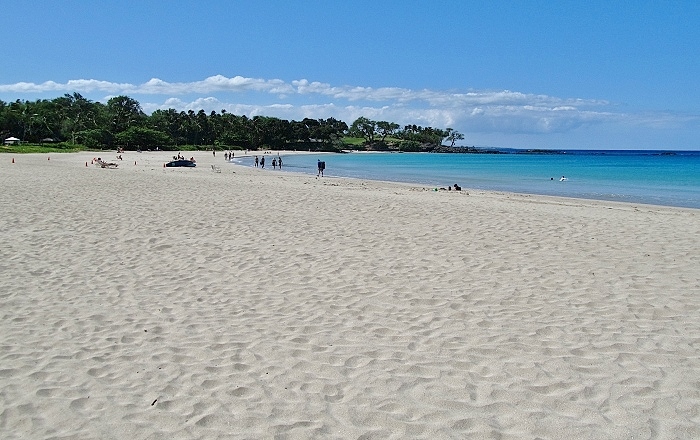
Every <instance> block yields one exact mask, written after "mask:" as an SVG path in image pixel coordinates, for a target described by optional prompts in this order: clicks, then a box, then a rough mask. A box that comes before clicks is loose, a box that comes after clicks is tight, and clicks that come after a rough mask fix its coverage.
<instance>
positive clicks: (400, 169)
mask: <svg viewBox="0 0 700 440" xmlns="http://www.w3.org/2000/svg"><path fill="white" fill-rule="evenodd" d="M275 156H276V155H275ZM275 156H270V155H268V156H266V164H265V165H266V169H267V168H270V169H271V168H272V158H273V157H275ZM319 159H320V160H323V161H325V162H326V170H325V175H326V176H327V177H354V178H360V179H369V180H383V181H392V182H406V183H415V184H420V185H423V186H426V187H435V188H439V187H447V186H452V185H454V184H455V183H456V184H458V185H459V186H461V187H462V189H463V190H469V189H480V190H491V191H507V192H514V193H522V194H541V195H552V196H564V197H574V198H582V199H594V200H612V201H618V202H630V203H643V204H652V205H666V206H676V207H685V208H696V209H700V151H677V152H669V151H629V150H618V151H611V150H563V151H558V152H556V153H551V152H546V153H531V152H524V151H518V150H505V151H504V152H502V154H440V153H349V154H326V153H324V154H310V155H292V156H282V160H283V163H284V166H283V171H294V172H302V173H307V174H313V175H316V172H317V165H316V163H317V160H319ZM235 162H237V163H239V164H240V165H244V166H252V165H253V162H252V159H251V158H241V159H236V161H235ZM562 177H565V179H563V180H562Z"/></svg>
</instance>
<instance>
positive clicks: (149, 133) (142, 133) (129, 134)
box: [114, 127, 172, 150]
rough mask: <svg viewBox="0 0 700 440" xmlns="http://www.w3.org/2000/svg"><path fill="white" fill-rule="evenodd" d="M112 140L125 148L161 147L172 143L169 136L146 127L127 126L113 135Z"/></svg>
mask: <svg viewBox="0 0 700 440" xmlns="http://www.w3.org/2000/svg"><path fill="white" fill-rule="evenodd" d="M114 142H115V143H116V144H117V145H119V146H120V147H124V148H126V149H134V150H135V149H137V148H147V149H150V148H156V147H158V148H163V147H165V146H167V145H170V144H172V140H171V139H170V136H168V135H167V134H165V133H163V132H162V131H157V130H153V129H151V128H146V127H129V128H127V129H126V130H124V131H122V132H121V133H118V134H117V135H116V136H115V139H114Z"/></svg>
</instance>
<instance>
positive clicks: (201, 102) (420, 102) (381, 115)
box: [0, 75, 698, 134]
mask: <svg viewBox="0 0 700 440" xmlns="http://www.w3.org/2000/svg"><path fill="white" fill-rule="evenodd" d="M73 92H78V93H81V94H85V95H89V94H95V93H101V94H102V95H103V96H104V94H108V96H109V97H111V96H116V95H119V94H125V95H129V96H132V97H134V98H135V99H138V100H139V101H140V102H141V104H142V107H143V109H144V111H146V112H147V113H150V112H152V111H154V110H157V109H168V108H174V109H176V110H178V111H189V110H193V111H199V110H200V109H203V110H205V111H206V112H207V113H209V112H211V111H217V112H219V111H221V110H222V109H224V110H226V111H227V112H229V113H234V114H245V115H248V116H250V117H252V116H255V115H267V116H277V117H281V118H285V119H296V120H300V119H303V118H305V117H309V118H329V117H334V118H336V119H340V120H343V121H346V122H347V123H348V124H349V123H351V122H352V121H354V120H355V119H357V118H358V117H360V116H365V117H368V118H370V119H375V120H387V121H392V122H396V123H398V124H399V125H406V124H416V125H423V126H433V127H441V128H445V127H452V128H455V129H456V130H459V131H464V132H466V131H470V132H482V133H495V132H500V133H511V134H518V133H534V134H537V133H544V134H546V133H563V132H566V131H569V130H573V129H576V128H578V127H581V126H585V125H594V124H606V123H614V124H623V125H627V126H632V125H634V126H645V127H648V128H656V129H659V128H669V127H677V126H688V125H692V124H696V125H697V123H698V117H697V116H684V117H678V116H676V115H673V114H661V115H657V114H643V115H634V114H624V113H619V112H615V111H611V108H612V109H613V110H614V107H613V106H611V105H610V103H609V102H607V101H605V100H592V99H581V98H561V97H556V96H548V95H542V94H528V93H522V92H517V91H510V90H495V91H489V90H469V91H443V90H429V89H422V90H412V89H406V88H400V87H380V88H373V87H363V86H356V85H341V86H334V85H331V84H328V83H323V82H318V81H309V80H307V79H299V80H294V81H291V82H287V81H283V80H280V79H262V78H246V77H242V76H234V77H231V78H229V77H225V76H223V75H215V76H211V77H208V78H205V79H203V80H201V81H193V82H175V83H172V82H167V81H164V80H162V79H159V78H152V79H150V80H148V81H146V82H145V83H143V84H129V83H115V82H109V81H101V80H95V79H87V80H86V79H78V80H70V81H68V82H66V83H57V82H54V81H46V82H44V83H38V84H37V83H27V82H20V83H15V84H0V93H3V94H22V95H28V94H41V93H73ZM237 94H240V95H241V96H244V98H242V99H247V100H252V101H253V102H255V101H258V102H259V103H260V104H255V103H248V104H245V103H240V102H236V101H237V99H236V98H235V96H236V95H237ZM153 96H164V97H165V99H164V100H162V101H161V102H151V101H152V99H150V98H151V97H153ZM86 97H88V98H89V96H86ZM90 99H94V98H90ZM328 101H330V102H328ZM263 103H264V104H263Z"/></svg>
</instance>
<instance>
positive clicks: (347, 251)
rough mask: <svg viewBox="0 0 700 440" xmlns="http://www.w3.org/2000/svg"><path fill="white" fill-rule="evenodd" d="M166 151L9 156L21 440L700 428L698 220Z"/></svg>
mask: <svg viewBox="0 0 700 440" xmlns="http://www.w3.org/2000/svg"><path fill="white" fill-rule="evenodd" d="M170 155H172V153H156V152H153V153H149V152H144V153H141V154H139V153H133V152H127V153H125V154H124V155H123V157H124V160H123V161H120V162H119V163H120V166H119V167H118V168H117V169H101V168H98V167H96V166H94V165H92V164H90V162H91V160H92V158H93V157H95V156H96V154H95V153H75V154H73V153H71V154H60V155H59V154H51V155H46V154H32V155H15V156H11V155H8V154H1V155H0V187H1V189H0V202H1V204H0V205H1V206H2V208H1V211H0V239H1V242H2V245H1V246H0V278H1V280H2V281H1V283H2V284H1V286H2V287H0V304H1V305H2V308H1V309H0V315H1V316H2V319H1V320H0V437H2V438H4V439H20V438H22V439H25V438H32V439H40V438H56V439H126V438H128V439H161V438H162V439H190V438H195V439H215V438H241V439H258V438H279V439H285V438H290V439H306V438H323V439H326V438H339V439H373V438H376V439H405V438H425V439H436V438H457V439H461V438H493V439H523V438H532V439H534V438H538V439H560V438H567V439H569V438H570V439H603V438H605V439H631V438H635V439H638V438H639V439H652V438H654V439H676V438H682V439H693V438H700V313H698V312H699V310H698V308H699V306H700V279H699V277H700V217H699V216H700V211H698V210H692V209H675V208H667V207H656V206H648V205H632V204H619V203H608V202H595V201H586V200H573V199H564V198H554V197H540V196H526V195H514V194H507V193H493V192H483V191H473V190H468V189H466V188H465V191H462V192H461V193H460V192H449V193H448V192H434V191H428V190H426V189H424V188H422V187H419V186H412V185H400V184H391V183H380V182H368V181H361V180H352V179H338V178H322V179H317V178H315V177H313V176H305V175H297V174H293V173H280V172H275V171H272V170H268V169H265V170H259V169H251V168H244V167H238V166H234V165H230V164H227V163H225V162H224V160H223V157H222V156H223V155H222V154H221V153H219V154H218V155H217V157H215V158H214V157H212V155H211V153H206V152H200V153H195V157H196V158H197V160H198V161H199V166H198V167H197V168H195V169H183V168H178V169H164V168H163V163H164V162H166V161H167V160H168V158H169V156H170ZM105 156H106V158H107V159H109V160H111V159H112V158H113V157H115V156H116V153H113V152H112V153H107V152H105V153H103V157H105ZM188 156H189V153H188ZM49 157H50V160H49ZM13 158H14V160H15V163H12V162H11V161H12V159H13ZM85 162H88V166H85ZM134 162H136V164H134ZM327 162H328V163H329V170H328V171H331V169H332V163H331V162H332V161H331V160H330V159H329V160H328V161H327ZM211 164H217V165H218V166H220V168H221V173H216V172H212V170H211Z"/></svg>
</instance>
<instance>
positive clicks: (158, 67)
mask: <svg viewBox="0 0 700 440" xmlns="http://www.w3.org/2000/svg"><path fill="white" fill-rule="evenodd" d="M2 10H3V14H2V15H3V19H4V20H3V21H4V24H3V26H2V27H0V59H1V60H2V63H3V64H2V67H1V68H0V99H2V100H4V101H6V102H7V101H14V100H17V99H26V100H36V99H43V98H46V99H52V98H56V97H58V96H62V95H63V94H65V93H73V92H78V93H80V94H82V95H83V96H85V97H87V98H89V99H91V100H94V101H100V102H106V101H107V100H108V99H109V98H110V97H112V96H117V95H128V96H131V97H132V98H135V99H137V100H138V101H139V102H140V103H141V105H142V107H143V109H144V111H146V112H147V113H150V112H151V111H153V110H156V109H158V108H175V109H177V110H189V109H194V110H199V109H204V110H206V111H207V112H209V111H211V110H216V111H221V110H222V109H226V111H228V112H231V113H235V114H246V115H248V116H254V115H266V116H278V117H282V118H285V119H296V120H300V119H302V118H304V117H312V118H328V117H335V118H337V119H341V120H343V121H345V122H347V123H348V124H350V123H352V121H354V120H355V119H356V118H357V117H359V116H365V117H368V118H370V119H375V120H386V121H391V122H396V123H398V124H400V125H404V124H417V125H423V126H433V127H438V128H447V127H451V128H454V129H455V130H457V131H460V132H461V133H463V134H464V135H465V139H464V141H463V142H462V144H464V145H477V146H496V147H514V148H601V149H615V148H620V149H679V150H700V2H698V1H668V2H659V1H644V0H640V1H610V0H608V1H534V0H533V1H469V0H464V1H449V0H444V1H442V2H435V1H415V0H403V1H389V0H387V1H381V0H374V1H364V0H362V1H342V2H341V1H330V0H328V1H321V0H306V1H296V2H295V1H289V0H287V1H210V2H192V1H191V2H185V1H147V0H141V1H131V0H122V1H95V0H89V1H83V0H73V1H21V0H7V1H5V2H3V7H2Z"/></svg>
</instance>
